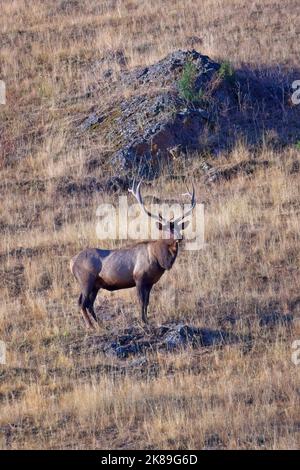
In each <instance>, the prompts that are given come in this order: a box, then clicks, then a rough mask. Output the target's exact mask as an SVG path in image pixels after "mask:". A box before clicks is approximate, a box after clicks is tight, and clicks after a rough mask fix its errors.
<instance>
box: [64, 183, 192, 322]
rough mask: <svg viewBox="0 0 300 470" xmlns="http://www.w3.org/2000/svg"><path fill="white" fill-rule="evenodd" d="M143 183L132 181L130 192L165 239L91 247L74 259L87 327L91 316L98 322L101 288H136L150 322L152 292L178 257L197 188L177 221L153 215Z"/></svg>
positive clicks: (142, 312) (73, 268)
mask: <svg viewBox="0 0 300 470" xmlns="http://www.w3.org/2000/svg"><path fill="white" fill-rule="evenodd" d="M140 186H141V181H140V182H139V183H138V185H137V186H136V187H135V184H134V183H133V186H132V189H129V192H131V193H132V194H133V196H134V197H135V198H136V200H137V201H138V203H139V205H140V207H141V208H142V210H143V211H144V212H145V214H146V215H147V216H149V217H152V218H153V219H155V223H156V226H157V228H158V229H159V230H160V231H163V232H164V233H165V234H166V235H165V238H163V239H159V240H154V241H142V242H139V243H136V244H135V245H132V246H129V247H125V248H120V249H115V250H101V249H98V248H89V249H86V250H83V251H81V252H80V253H79V254H78V255H76V256H75V257H74V258H72V260H71V262H70V269H71V272H72V273H73V275H74V276H75V278H76V279H77V281H78V283H79V285H80V289H81V294H80V296H79V300H78V303H79V306H80V307H81V310H82V313H83V317H84V320H85V323H86V325H87V326H88V327H91V328H94V326H93V323H92V321H91V317H92V318H93V319H94V320H95V321H96V322H97V317H96V315H95V312H94V302H95V299H96V296H97V294H98V292H99V290H100V289H105V290H108V291H115V290H119V289H127V288H131V287H136V289H137V294H138V298H139V302H140V305H141V316H142V320H143V321H144V322H145V323H148V319H147V308H148V304H149V295H150V291H151V289H152V287H153V285H154V284H155V283H156V282H157V281H158V280H159V279H160V278H161V276H162V275H163V273H164V272H165V271H166V270H170V269H171V268H172V266H173V263H174V261H175V260H176V257H177V253H178V243H179V241H180V240H181V239H182V236H181V231H183V230H184V229H185V228H186V227H187V225H188V224H189V221H184V219H185V218H186V217H187V216H188V215H189V214H191V212H192V211H193V209H194V207H195V205H196V199H195V189H194V187H193V192H192V193H190V192H188V193H187V194H188V195H189V197H190V198H191V205H190V207H189V208H188V209H187V210H186V211H184V212H183V215H181V216H180V217H178V218H176V219H175V220H174V218H171V219H170V220H166V219H165V218H164V217H162V215H161V214H160V213H159V214H158V215H156V214H152V213H151V212H150V211H149V210H148V209H147V208H146V207H145V204H144V202H143V199H142V196H141V190H140ZM89 314H90V315H91V317H90V316H89Z"/></svg>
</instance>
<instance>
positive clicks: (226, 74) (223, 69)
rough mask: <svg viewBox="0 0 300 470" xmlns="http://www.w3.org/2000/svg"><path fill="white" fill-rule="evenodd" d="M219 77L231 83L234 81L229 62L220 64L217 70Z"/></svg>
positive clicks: (233, 73)
mask: <svg viewBox="0 0 300 470" xmlns="http://www.w3.org/2000/svg"><path fill="white" fill-rule="evenodd" d="M219 77H221V78H222V79H224V80H227V81H229V82H232V81H233V80H234V77H235V72H234V68H233V67H232V65H231V64H230V63H229V62H227V61H225V62H222V63H221V66H220V68H219Z"/></svg>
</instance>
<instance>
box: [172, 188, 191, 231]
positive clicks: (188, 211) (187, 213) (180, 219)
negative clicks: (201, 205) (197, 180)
mask: <svg viewBox="0 0 300 470" xmlns="http://www.w3.org/2000/svg"><path fill="white" fill-rule="evenodd" d="M192 187H193V192H192V193H191V192H190V191H189V189H188V187H187V190H188V192H187V193H184V194H182V195H183V196H190V198H191V207H190V208H189V209H188V210H187V211H186V212H184V213H183V215H182V216H180V217H178V218H177V219H176V220H175V221H174V223H175V224H178V223H179V222H182V221H183V219H185V218H186V217H187V216H188V215H189V214H191V212H193V210H194V208H195V206H196V197H195V187H194V184H192Z"/></svg>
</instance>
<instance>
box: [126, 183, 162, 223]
mask: <svg viewBox="0 0 300 470" xmlns="http://www.w3.org/2000/svg"><path fill="white" fill-rule="evenodd" d="M142 181H143V180H141V181H139V183H138V184H137V186H136V188H135V189H134V184H135V180H133V183H132V188H131V189H128V191H129V192H130V193H132V194H133V196H134V197H135V199H136V200H137V202H138V203H139V205H140V207H141V208H142V209H143V211H144V212H145V214H147V215H148V216H149V217H152V218H153V219H155V220H158V221H159V222H161V221H162V220H164V219H163V217H162V215H161V214H159V215H156V214H152V213H151V212H150V211H149V210H148V209H146V207H145V204H144V202H143V198H142V195H141V183H142Z"/></svg>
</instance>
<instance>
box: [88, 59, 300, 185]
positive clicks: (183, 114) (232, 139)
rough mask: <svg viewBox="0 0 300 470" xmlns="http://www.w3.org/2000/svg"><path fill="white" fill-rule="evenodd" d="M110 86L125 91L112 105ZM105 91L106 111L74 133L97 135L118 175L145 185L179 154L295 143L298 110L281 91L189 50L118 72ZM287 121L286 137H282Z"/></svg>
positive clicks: (269, 82)
mask: <svg viewBox="0 0 300 470" xmlns="http://www.w3.org/2000/svg"><path fill="white" fill-rule="evenodd" d="M118 86H119V87H121V89H123V90H124V89H125V90H126V96H128V97H127V98H126V99H125V98H124V95H123V94H122V93H120V98H118V93H116V90H117V89H118ZM111 88H112V90H114V92H115V93H112V94H113V95H114V99H113V100H112V102H111V103H110V105H109V106H108V107H107V108H106V109H105V110H101V109H99V110H97V106H96V110H94V112H93V113H92V114H91V115H89V116H87V118H86V119H85V120H84V121H83V122H82V123H81V125H80V130H81V131H82V132H88V131H94V130H96V132H97V133H100V135H101V139H102V140H101V141H102V143H103V145H104V146H107V147H109V148H110V149H111V152H110V154H109V156H108V158H109V160H110V162H111V164H112V165H113V167H114V169H115V171H116V172H117V173H118V174H121V173H123V174H124V173H126V174H127V175H129V174H131V173H133V174H135V175H136V174H138V175H139V176H141V175H142V176H144V177H148V178H153V177H155V176H156V175H157V174H158V173H159V171H160V169H161V167H162V166H163V165H164V164H165V163H166V162H168V163H170V162H171V163H172V161H173V159H176V158H177V157H179V156H180V155H182V154H185V153H187V152H189V153H193V152H198V153H199V152H205V153H207V152H209V153H212V154H214V155H217V154H218V153H219V152H220V151H222V150H224V149H228V148H230V147H231V146H232V145H234V144H235V143H236V141H237V140H240V139H243V140H245V141H246V142H248V143H249V144H256V143H258V142H259V141H261V140H262V139H263V138H265V136H266V135H270V136H271V138H272V139H273V140H274V142H275V143H280V144H282V143H285V142H288V141H293V140H294V141H295V139H296V134H297V132H299V129H300V124H299V125H298V128H299V129H298V128H297V126H295V122H297V116H298V115H299V110H298V109H295V108H296V107H293V108H292V107H290V108H289V106H288V104H287V99H286V98H287V96H286V91H287V90H286V89H285V87H284V85H283V84H279V83H277V82H276V80H273V79H269V80H266V79H262V78H261V76H259V75H258V74H256V73H254V72H250V71H249V70H236V71H234V70H233V69H232V68H231V67H230V66H229V65H228V64H219V63H217V62H215V61H213V60H211V59H210V58H209V57H207V56H205V55H201V54H200V53H199V52H197V51H195V50H192V51H176V52H173V53H171V54H169V55H168V56H167V57H166V58H164V59H163V60H161V61H159V62H158V63H156V64H153V65H151V66H149V67H139V68H136V69H134V70H129V71H128V70H122V71H121V72H120V75H119V79H118V83H111ZM116 96H117V98H116ZM298 117H299V116H298ZM290 119H293V120H294V124H293V131H291V130H290V132H287V126H288V122H289V120H290ZM296 128H297V129H296ZM295 132H296V134H295ZM294 134H295V135H294Z"/></svg>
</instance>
